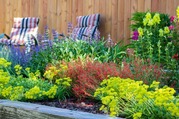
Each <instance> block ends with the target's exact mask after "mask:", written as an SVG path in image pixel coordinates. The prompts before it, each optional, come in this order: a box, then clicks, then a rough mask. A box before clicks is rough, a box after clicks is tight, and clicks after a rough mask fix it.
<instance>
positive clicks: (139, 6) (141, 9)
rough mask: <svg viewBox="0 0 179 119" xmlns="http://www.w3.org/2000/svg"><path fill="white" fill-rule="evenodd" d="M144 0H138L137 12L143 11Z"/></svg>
mask: <svg viewBox="0 0 179 119" xmlns="http://www.w3.org/2000/svg"><path fill="white" fill-rule="evenodd" d="M144 2H145V1H144V0H138V2H137V8H138V12H144V11H145V7H144Z"/></svg>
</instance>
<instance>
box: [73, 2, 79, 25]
mask: <svg viewBox="0 0 179 119" xmlns="http://www.w3.org/2000/svg"><path fill="white" fill-rule="evenodd" d="M77 15H78V2H77V1H75V0H73V1H72V24H73V27H75V25H76V16H77Z"/></svg>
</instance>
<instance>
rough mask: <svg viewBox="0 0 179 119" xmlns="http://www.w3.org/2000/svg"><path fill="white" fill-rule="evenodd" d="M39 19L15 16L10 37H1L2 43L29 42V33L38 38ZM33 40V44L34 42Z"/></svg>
mask: <svg viewBox="0 0 179 119" xmlns="http://www.w3.org/2000/svg"><path fill="white" fill-rule="evenodd" d="M38 23H39V19H38V18H35V17H26V18H14V24H13V28H12V29H11V34H10V39H5V38H3V39H0V43H4V44H5V43H6V44H12V45H25V44H26V43H27V42H28V39H27V37H28V35H33V36H34V37H35V38H37V33H38ZM33 41H34V40H32V44H34V42H33Z"/></svg>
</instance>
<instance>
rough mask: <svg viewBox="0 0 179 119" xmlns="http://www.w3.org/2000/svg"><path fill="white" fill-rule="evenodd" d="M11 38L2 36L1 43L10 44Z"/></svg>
mask: <svg viewBox="0 0 179 119" xmlns="http://www.w3.org/2000/svg"><path fill="white" fill-rule="evenodd" d="M10 43H11V40H10V39H7V38H1V39H0V44H6V45H10Z"/></svg>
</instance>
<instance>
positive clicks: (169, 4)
mask: <svg viewBox="0 0 179 119" xmlns="http://www.w3.org/2000/svg"><path fill="white" fill-rule="evenodd" d="M174 11H175V9H174V0H166V13H168V14H170V15H174V14H175V13H174Z"/></svg>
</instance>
